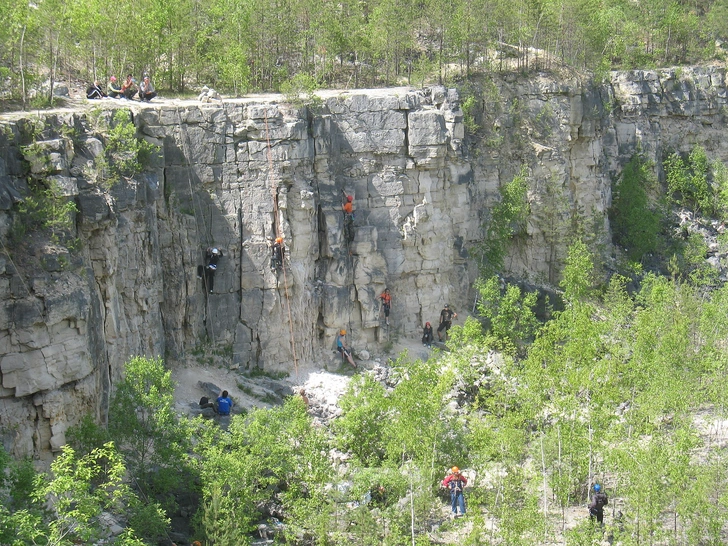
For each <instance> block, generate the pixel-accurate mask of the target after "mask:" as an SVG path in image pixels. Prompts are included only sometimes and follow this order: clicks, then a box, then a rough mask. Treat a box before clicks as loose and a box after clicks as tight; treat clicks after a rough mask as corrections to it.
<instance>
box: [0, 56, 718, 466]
mask: <svg viewBox="0 0 728 546" xmlns="http://www.w3.org/2000/svg"><path fill="white" fill-rule="evenodd" d="M488 89H489V91H488V92H486V93H482V94H479V95H477V101H476V102H475V104H474V105H473V103H472V102H471V103H470V104H469V107H468V115H469V116H472V118H471V119H472V120H473V121H474V122H475V123H477V124H478V125H479V126H480V130H479V131H478V132H476V133H475V135H474V136H468V135H466V130H465V124H464V114H463V110H462V108H461V105H462V99H461V97H460V96H459V95H458V93H457V92H456V91H455V90H453V89H447V88H445V87H437V86H436V87H431V88H427V89H424V90H414V89H409V88H398V89H381V90H361V91H346V92H323V93H321V100H322V102H321V103H320V104H317V105H316V107H315V108H314V107H311V108H309V107H305V106H299V107H296V106H293V105H290V104H286V103H285V102H283V97H281V96H269V97H248V98H245V99H238V100H225V101H223V102H221V103H219V102H213V103H210V104H201V103H198V102H196V101H164V100H163V101H160V102H158V103H154V102H153V103H150V104H144V105H142V104H140V103H129V102H116V101H109V102H107V101H104V102H103V103H101V104H100V109H99V108H98V106H99V105H94V106H97V108H96V111H94V113H93V115H91V113H90V108H91V106H79V107H78V108H76V109H66V110H60V111H54V112H47V113H43V112H41V113H38V114H35V115H29V114H13V115H6V116H4V117H3V118H2V119H0V124H1V125H2V131H0V237H1V238H2V240H3V245H4V247H3V252H2V253H0V379H1V381H0V437H1V438H2V441H3V443H4V444H5V445H6V447H8V448H9V449H10V450H11V452H13V453H15V454H16V455H24V454H32V455H35V456H44V455H48V454H49V453H51V452H53V451H56V450H58V449H60V447H61V446H62V445H63V444H64V443H65V432H66V430H67V428H68V426H70V425H72V424H75V423H77V422H78V421H79V420H80V418H81V417H82V416H83V415H85V414H88V413H91V414H92V415H94V416H95V417H96V418H97V419H98V420H100V421H102V422H103V421H104V419H105V411H106V407H107V404H108V397H109V395H110V392H111V391H112V389H113V384H114V382H115V381H117V380H118V379H119V378H120V377H121V374H122V372H123V364H124V362H125V361H126V360H127V359H128V358H129V357H130V356H131V355H137V354H142V355H147V356H157V355H159V356H162V357H164V358H166V359H167V360H168V361H170V362H183V361H184V360H185V358H188V357H189V355H191V354H193V353H195V352H196V351H197V352H200V351H204V352H209V353H210V354H213V355H215V360H214V361H211V363H222V364H224V365H226V366H231V367H241V368H253V367H261V368H265V369H268V370H291V369H292V368H293V367H294V366H296V365H297V363H298V362H304V361H305V362H319V363H322V364H326V363H328V362H330V361H331V359H332V358H333V353H332V350H333V348H334V341H335V336H336V332H337V331H338V329H340V328H346V329H347V331H348V334H349V338H350V341H351V342H352V344H353V345H354V346H355V347H357V348H358V349H372V348H374V347H376V346H377V345H378V344H381V343H383V342H384V341H387V339H388V338H387V336H388V335H389V336H392V335H397V336H410V337H412V336H418V335H419V332H420V331H421V328H422V325H423V324H424V322H425V321H430V322H432V323H433V324H435V323H436V322H437V319H438V315H439V311H440V309H441V308H442V306H443V305H444V304H445V303H450V304H451V305H453V306H454V307H455V308H456V309H457V310H459V311H461V310H465V311H467V309H468V308H469V307H471V306H472V298H473V293H472V288H471V285H472V282H473V280H474V279H475V278H476V276H477V272H478V264H477V263H476V260H475V258H474V253H473V252H471V251H472V248H473V247H474V245H476V244H477V243H478V242H479V241H480V240H482V237H483V233H482V223H483V221H484V220H486V219H487V218H488V211H489V210H490V207H492V205H493V204H494V203H495V202H496V201H497V200H498V199H499V192H498V188H499V187H501V186H502V185H503V184H504V183H506V182H508V181H510V180H511V179H512V178H513V176H514V175H515V174H516V173H517V172H519V170H520V169H521V168H525V173H526V175H527V178H528V181H529V188H530V189H529V194H528V200H529V204H530V215H529V219H528V222H527V225H526V227H525V230H524V232H523V233H520V234H519V235H518V237H517V240H516V241H514V245H513V249H512V251H511V253H510V255H509V256H508V260H507V264H506V265H507V269H508V273H510V274H512V275H513V276H517V277H521V278H526V279H528V280H530V281H531V282H533V283H536V284H545V285H546V284H554V283H556V282H558V278H559V271H560V269H561V265H562V262H563V258H564V256H565V249H566V244H567V241H568V239H569V236H570V234H571V233H573V226H574V224H576V223H578V224H579V225H581V226H582V229H584V230H586V231H587V232H588V233H590V234H591V235H592V236H593V237H594V239H595V240H600V241H602V242H603V243H605V245H606V247H607V251H606V252H607V254H609V253H610V252H611V251H610V250H609V241H610V236H609V225H608V220H607V217H606V211H607V209H608V207H609V204H610V198H611V183H612V181H613V180H614V179H616V178H617V177H618V176H619V173H620V171H621V168H622V167H623V166H624V164H626V162H627V161H629V159H630V158H631V157H632V155H633V154H634V153H635V152H636V151H638V150H640V151H642V152H643V153H645V154H646V155H647V156H648V157H649V158H652V159H658V158H660V157H662V155H663V154H664V153H665V152H667V151H673V150H674V151H681V152H687V151H690V150H691V149H692V148H693V147H694V146H695V145H697V144H700V145H702V146H704V147H705V148H706V150H707V152H708V155H709V157H711V158H712V159H720V160H722V161H724V162H728V139H726V120H727V119H728V106H727V104H728V102H727V101H726V82H725V70H724V69H722V68H701V69H694V70H686V69H683V70H681V71H679V73H678V71H676V70H664V71H651V72H648V71H636V72H629V73H613V74H612V77H611V81H610V82H608V83H606V84H599V85H597V84H594V83H591V82H583V81H579V80H576V79H574V80H573V81H556V80H554V79H552V78H549V77H547V76H544V75H531V76H529V77H523V76H516V75H510V76H504V77H502V78H499V79H495V80H492V81H490V82H489V87H488ZM115 109H125V110H128V111H129V112H130V115H131V116H132V119H133V122H134V124H135V125H136V127H137V130H138V134H139V135H141V136H142V137H143V138H144V139H145V140H147V141H148V142H151V143H153V144H155V145H156V146H158V150H159V151H158V153H156V154H154V157H153V158H152V160H151V162H150V163H149V165H147V167H146V169H145V170H144V172H142V173H141V174H138V175H136V176H134V177H131V178H124V179H122V180H120V181H119V182H117V183H115V184H113V185H110V186H105V185H103V184H99V183H98V180H96V179H95V178H94V177H93V176H91V174H90V173H91V172H92V170H90V166H92V165H93V164H94V159H95V158H97V157H99V156H100V155H103V153H104V147H105V146H107V145H108V143H107V142H106V141H105V140H104V138H103V137H101V136H99V134H98V131H97V130H96V128H95V126H94V119H98V116H99V115H102V116H107V117H109V118H110V116H111V114H112V112H113V110H115ZM99 110H100V111H99ZM31 142H33V143H34V144H33V148H32V153H30V151H29V148H28V147H27V146H28V145H29V144H30V143H31ZM658 174H659V173H658ZM29 177H31V178H32V177H43V178H48V179H52V180H54V181H55V182H56V184H57V187H59V188H62V191H63V192H64V194H65V195H67V196H68V198H69V199H73V200H74V201H75V202H76V204H77V206H78V214H77V218H76V235H77V237H78V241H77V244H76V245H75V246H74V247H73V249H71V250H69V248H68V245H61V244H59V243H58V241H53V240H50V239H48V238H41V237H40V236H36V235H33V234H32V233H29V234H28V235H27V236H26V237H24V238H23V240H22V241H20V242H18V241H14V242H13V241H11V237H10V234H11V232H12V227H13V221H17V213H16V207H17V203H18V202H19V201H20V200H21V199H23V196H24V195H26V193H27V184H28V179H29ZM343 195H352V196H353V197H354V207H355V213H354V226H355V229H354V232H355V237H354V240H353V242H352V243H351V244H347V242H346V241H345V239H344V230H343V227H344V226H343V223H344V215H343V213H342V209H341V206H342V197H343ZM278 234H280V235H281V236H282V237H283V238H284V242H285V250H286V260H285V268H284V269H285V271H284V272H280V273H277V274H276V273H275V272H274V271H271V269H270V267H269V262H270V244H271V241H272V240H273V239H274V238H275V237H276V235H278ZM213 246H214V247H217V248H219V249H220V250H221V251H222V253H223V257H222V258H221V259H220V261H219V265H218V270H217V273H216V275H215V280H214V287H213V290H212V291H211V292H210V291H208V290H206V289H205V286H204V284H203V282H202V281H201V280H200V279H198V277H197V268H198V266H199V265H201V264H203V262H204V255H205V254H204V253H205V249H207V248H208V247H213ZM607 257H608V256H607ZM385 287H389V288H390V290H391V292H392V295H393V305H392V317H391V327H390V329H389V330H386V329H385V328H384V325H383V323H382V317H381V316H380V313H379V308H378V303H377V296H378V295H379V294H381V293H382V291H383V290H384V288H385ZM292 340H293V341H292Z"/></svg>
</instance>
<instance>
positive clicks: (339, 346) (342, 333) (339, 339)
mask: <svg viewBox="0 0 728 546" xmlns="http://www.w3.org/2000/svg"><path fill="white" fill-rule="evenodd" d="M336 350H337V351H339V353H340V354H341V358H345V359H346V360H347V361H348V362H349V364H351V365H352V366H354V368H356V362H354V358H353V357H352V356H351V349H349V347H347V346H346V330H344V329H343V328H342V329H341V330H339V335H338V336H336Z"/></svg>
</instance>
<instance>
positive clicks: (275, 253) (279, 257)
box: [270, 237, 285, 273]
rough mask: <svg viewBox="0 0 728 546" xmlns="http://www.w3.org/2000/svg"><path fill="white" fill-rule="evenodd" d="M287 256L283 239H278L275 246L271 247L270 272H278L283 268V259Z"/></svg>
mask: <svg viewBox="0 0 728 546" xmlns="http://www.w3.org/2000/svg"><path fill="white" fill-rule="evenodd" d="M284 256H285V250H284V249H283V237H276V240H275V242H274V243H273V246H272V247H271V255H270V270H271V271H274V272H276V273H277V272H278V271H280V270H281V268H282V267H283V257H284Z"/></svg>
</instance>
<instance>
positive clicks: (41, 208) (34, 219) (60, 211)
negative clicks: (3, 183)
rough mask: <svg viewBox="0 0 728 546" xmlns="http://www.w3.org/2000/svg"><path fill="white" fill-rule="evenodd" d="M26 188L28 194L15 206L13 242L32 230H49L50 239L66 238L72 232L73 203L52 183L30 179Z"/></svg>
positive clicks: (73, 223) (76, 209)
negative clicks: (27, 188)
mask: <svg viewBox="0 0 728 546" xmlns="http://www.w3.org/2000/svg"><path fill="white" fill-rule="evenodd" d="M28 186H29V188H30V193H29V194H28V195H26V196H25V198H24V199H23V200H22V201H20V202H19V203H18V204H17V205H16V210H17V216H16V218H15V220H14V221H13V227H12V238H13V240H14V241H16V242H20V241H21V240H22V238H23V237H24V236H25V235H26V234H27V233H30V232H33V231H35V230H48V231H50V233H51V236H52V237H53V239H54V240H58V239H59V238H68V237H70V236H71V234H72V233H73V231H74V229H75V219H76V213H77V212H78V208H77V207H76V203H74V201H73V200H72V199H71V198H69V197H66V196H65V195H63V192H62V191H61V189H60V188H59V187H58V184H57V183H56V182H54V181H52V180H48V181H45V182H44V181H40V180H31V181H29V184H28Z"/></svg>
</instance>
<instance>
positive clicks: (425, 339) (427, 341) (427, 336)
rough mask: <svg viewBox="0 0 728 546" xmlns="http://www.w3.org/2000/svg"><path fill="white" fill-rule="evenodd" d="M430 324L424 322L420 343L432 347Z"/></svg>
mask: <svg viewBox="0 0 728 546" xmlns="http://www.w3.org/2000/svg"><path fill="white" fill-rule="evenodd" d="M432 338H433V336H432V325H431V324H430V323H429V322H425V328H424V329H423V330H422V345H424V346H425V347H428V348H429V347H432Z"/></svg>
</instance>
